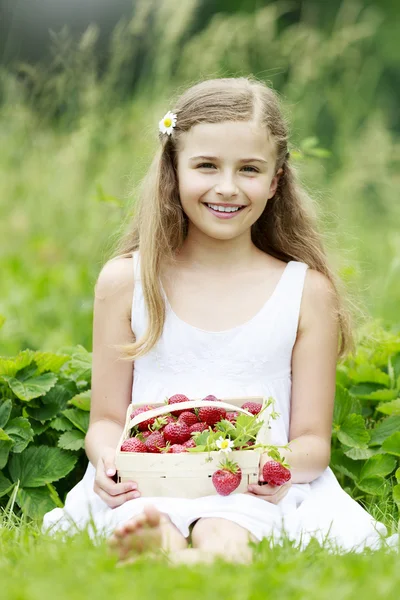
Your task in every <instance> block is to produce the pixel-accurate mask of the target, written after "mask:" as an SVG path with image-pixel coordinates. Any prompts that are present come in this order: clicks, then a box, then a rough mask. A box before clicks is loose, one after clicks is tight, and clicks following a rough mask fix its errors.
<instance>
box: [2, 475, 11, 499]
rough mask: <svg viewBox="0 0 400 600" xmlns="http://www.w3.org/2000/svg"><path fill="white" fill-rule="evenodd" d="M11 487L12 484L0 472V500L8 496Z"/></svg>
mask: <svg viewBox="0 0 400 600" xmlns="http://www.w3.org/2000/svg"><path fill="white" fill-rule="evenodd" d="M13 487H14V484H13V482H12V481H10V480H9V479H7V477H5V476H4V475H3V473H1V472H0V498H1V497H2V496H5V495H6V494H8V492H9V491H10V490H12V488H13Z"/></svg>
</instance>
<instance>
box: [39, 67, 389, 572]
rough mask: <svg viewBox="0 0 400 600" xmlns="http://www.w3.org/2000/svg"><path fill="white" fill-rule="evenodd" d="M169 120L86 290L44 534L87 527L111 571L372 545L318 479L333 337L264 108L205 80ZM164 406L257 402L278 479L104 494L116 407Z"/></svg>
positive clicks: (313, 253) (340, 493)
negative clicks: (66, 440) (57, 490)
mask: <svg viewBox="0 0 400 600" xmlns="http://www.w3.org/2000/svg"><path fill="white" fill-rule="evenodd" d="M170 108H171V112H168V113H167V114H166V115H165V117H164V119H162V120H161V121H160V124H159V141H160V148H159V150H158V151H157V153H156V156H155V157H154V160H153V162H152V165H151V167H150V169H149V172H148V174H147V176H146V178H145V179H144V182H143V188H142V193H141V197H140V199H139V207H138V211H137V213H136V215H135V217H134V222H133V224H132V226H131V229H130V231H129V233H128V235H127V238H126V240H125V241H123V242H122V244H121V247H120V248H119V251H118V253H117V254H118V256H117V257H116V258H114V259H113V260H110V261H109V262H107V264H106V265H105V266H104V267H103V269H102V271H101V273H100V275H99V278H98V281H97V284H96V286H95V301H94V324H93V373H92V406H91V413H90V427H89V431H88V433H87V435H86V445H85V448H86V453H87V456H88V458H89V461H90V462H89V464H88V467H87V471H86V474H85V476H84V478H83V480H82V481H81V482H80V483H78V485H77V486H75V488H74V489H73V490H71V491H70V493H69V494H68V495H67V498H66V503H65V507H64V509H60V508H56V509H54V510H52V511H51V512H49V513H47V515H46V516H45V518H44V528H45V530H48V529H50V528H51V529H52V530H53V531H54V530H57V529H63V530H68V529H70V528H71V525H72V523H75V524H76V525H77V526H78V527H84V526H85V525H87V524H88V523H89V522H90V520H91V522H92V523H93V524H94V525H95V528H96V529H97V531H99V530H101V531H104V532H106V533H107V534H108V535H109V536H110V540H109V544H110V546H111V547H112V548H113V549H115V550H116V551H117V553H118V554H119V556H120V558H121V559H127V558H128V559H129V558H130V555H132V554H135V553H137V552H145V551H149V550H152V551H153V550H157V549H160V548H161V549H163V550H167V551H169V553H170V556H171V557H172V558H173V559H175V560H177V561H197V560H203V559H205V558H207V559H209V560H212V558H213V557H214V556H216V555H223V556H224V557H225V558H231V559H232V560H243V559H244V560H249V559H250V557H251V551H250V547H249V544H248V542H249V540H252V541H259V540H261V539H263V538H264V537H269V538H270V539H271V540H272V541H274V540H275V541H277V542H279V540H281V539H282V536H283V535H287V536H288V537H289V538H290V539H291V540H294V541H295V542H296V543H298V544H299V547H300V548H304V547H305V546H307V544H308V542H309V541H310V539H311V537H313V536H315V537H316V538H317V539H318V540H319V541H320V543H324V542H329V543H331V547H332V548H334V549H336V550H338V551H349V550H355V551H360V550H362V549H363V548H365V547H371V548H377V547H378V546H380V544H381V543H382V538H383V536H386V535H387V531H386V528H385V526H384V525H383V524H382V523H379V522H376V521H374V520H373V518H372V517H371V516H370V515H369V514H368V513H367V512H366V511H365V510H364V509H363V508H362V507H361V506H360V505H359V504H357V502H356V501H355V500H353V499H352V498H351V497H350V496H349V495H348V494H347V493H346V492H344V490H343V489H342V488H341V487H340V485H339V483H338V481H337V479H336V478H335V476H334V474H333V472H332V470H331V469H330V468H329V466H328V465H329V462H330V443H331V428H332V415H333V405H334V396H335V371H336V361H337V357H338V356H341V355H343V354H344V353H345V351H346V349H347V348H348V347H349V345H350V342H351V339H350V337H351V333H350V328H349V324H348V317H347V314H346V311H345V310H344V308H343V306H342V303H341V299H340V297H339V294H338V291H337V284H336V283H335V279H334V276H333V274H332V272H331V270H330V268H329V266H328V264H327V261H326V258H325V254H324V251H323V248H322V244H321V240H320V236H319V234H318V233H317V231H316V228H315V225H314V219H313V217H312V213H311V210H310V208H309V199H308V197H307V195H306V194H305V192H304V191H303V190H302V189H301V187H300V186H299V184H298V183H297V182H296V177H295V171H294V168H293V166H292V165H291V159H290V154H289V152H288V131H287V126H286V123H285V121H284V119H283V117H282V115H281V111H280V107H279V102H278V98H277V95H276V94H275V93H274V92H273V91H272V90H271V89H269V88H268V87H267V86H266V85H265V84H264V83H261V82H258V81H257V80H255V79H254V78H245V77H240V78H226V79H213V80H208V81H203V82H201V83H199V84H197V85H194V86H193V87H191V88H190V89H188V90H187V91H186V92H185V93H183V95H182V96H181V97H180V98H179V100H178V101H177V103H176V104H175V106H173V107H170ZM133 362H134V367H133V364H132V363H133ZM177 393H181V394H185V395H186V396H188V397H189V398H202V397H205V396H207V395H209V394H213V395H215V396H217V397H220V398H229V397H239V396H241V395H243V396H266V397H270V396H272V397H273V398H274V400H275V410H276V411H277V412H278V413H279V414H280V418H279V419H277V420H275V421H273V422H272V423H271V425H272V430H271V435H272V443H273V444H276V445H278V446H282V445H286V444H287V443H288V442H289V448H290V450H284V451H283V452H282V454H283V455H284V457H285V458H286V460H287V462H288V463H289V465H290V468H291V475H292V477H291V480H290V481H289V482H288V483H287V484H285V485H283V486H281V487H278V488H276V487H271V486H269V485H251V486H249V488H248V492H247V493H246V494H239V493H238V494H232V495H230V496H227V497H224V496H218V495H215V496H207V497H202V498H198V499H184V498H144V497H142V496H141V495H140V489H138V486H137V484H136V482H134V481H132V482H128V483H126V482H125V483H116V482H115V479H116V477H115V474H116V469H115V464H114V456H115V449H116V446H117V443H118V441H119V438H120V436H121V433H122V430H123V426H124V423H125V416H126V410H127V407H128V405H129V403H130V402H132V403H136V402H139V401H140V402H141V403H142V402H148V403H152V402H153V401H155V400H160V399H164V398H165V397H170V396H172V395H174V394H177ZM268 460H271V459H270V457H269V456H268V455H267V454H264V455H263V456H262V464H261V467H262V466H263V464H264V463H265V462H266V461H268ZM190 526H191V532H190V531H189V527H190ZM190 533H191V536H190V535H189V534H190ZM111 534H112V535H111ZM189 538H190V542H191V547H190V548H188V541H189Z"/></svg>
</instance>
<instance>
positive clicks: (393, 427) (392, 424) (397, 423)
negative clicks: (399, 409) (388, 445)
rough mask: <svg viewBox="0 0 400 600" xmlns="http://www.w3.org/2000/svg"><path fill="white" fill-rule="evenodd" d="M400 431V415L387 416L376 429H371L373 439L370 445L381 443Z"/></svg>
mask: <svg viewBox="0 0 400 600" xmlns="http://www.w3.org/2000/svg"><path fill="white" fill-rule="evenodd" d="M396 431H400V416H399V417H386V418H385V419H382V421H380V422H379V423H377V425H376V426H375V428H374V429H372V430H370V434H371V440H370V442H369V445H370V446H377V445H381V444H382V443H383V442H384V441H385V440H386V439H387V438H388V437H390V436H391V435H392V433H395V432H396Z"/></svg>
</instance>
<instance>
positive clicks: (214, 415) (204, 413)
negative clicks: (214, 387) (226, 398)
mask: <svg viewBox="0 0 400 600" xmlns="http://www.w3.org/2000/svg"><path fill="white" fill-rule="evenodd" d="M225 416H226V410H225V409H224V408H218V406H215V407H214V406H202V407H201V408H199V419H200V421H204V423H207V425H211V426H213V425H215V423H218V421H221V419H225Z"/></svg>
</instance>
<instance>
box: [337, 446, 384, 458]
mask: <svg viewBox="0 0 400 600" xmlns="http://www.w3.org/2000/svg"><path fill="white" fill-rule="evenodd" d="M344 453H345V455H346V456H348V457H349V458H351V459H353V460H365V459H366V458H371V456H375V454H379V453H381V449H380V448H378V449H376V450H372V449H371V448H350V450H346V451H345V452H344Z"/></svg>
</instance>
